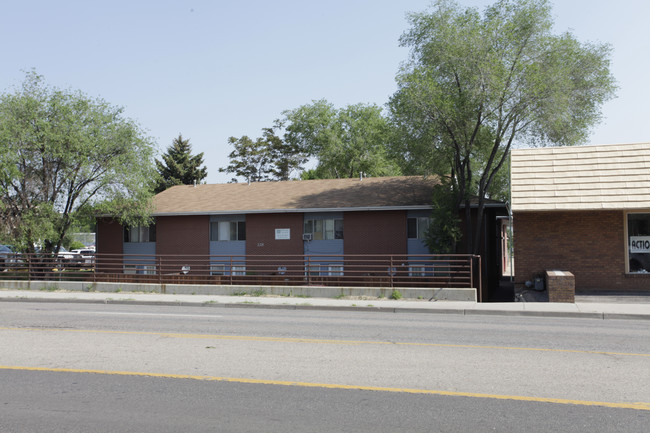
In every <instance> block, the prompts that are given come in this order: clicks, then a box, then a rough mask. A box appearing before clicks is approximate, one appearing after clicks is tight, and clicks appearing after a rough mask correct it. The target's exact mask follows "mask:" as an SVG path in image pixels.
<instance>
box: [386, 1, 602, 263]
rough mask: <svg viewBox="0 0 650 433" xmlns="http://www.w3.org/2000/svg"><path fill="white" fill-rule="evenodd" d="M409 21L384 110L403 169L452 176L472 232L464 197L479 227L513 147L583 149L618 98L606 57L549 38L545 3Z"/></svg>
mask: <svg viewBox="0 0 650 433" xmlns="http://www.w3.org/2000/svg"><path fill="white" fill-rule="evenodd" d="M409 20H410V24H411V27H410V29H409V30H407V31H406V32H405V33H404V34H403V35H402V37H401V39H400V43H401V45H402V46H405V47H410V50H411V52H410V58H409V60H408V62H406V63H405V64H404V65H403V67H402V69H401V70H400V72H399V73H398V75H397V83H398V90H397V92H396V93H395V94H394V95H393V96H392V98H391V100H390V102H389V106H390V109H391V113H392V116H393V119H394V121H395V123H396V124H398V125H399V126H400V129H401V131H402V132H404V133H405V134H406V135H407V136H408V138H407V139H405V140H402V141H400V142H398V145H399V146H401V148H398V150H399V152H400V153H401V154H402V155H403V158H402V163H403V164H404V165H405V166H407V167H409V169H418V168H419V169H420V170H422V171H423V172H425V173H427V172H433V173H437V174H439V175H447V176H449V175H450V176H451V177H450V178H451V188H452V190H453V191H454V193H455V196H456V203H455V207H456V209H458V210H459V211H460V209H461V207H463V205H464V208H465V212H466V219H467V224H468V233H472V227H473V224H472V220H471V216H470V206H469V201H470V198H471V197H472V196H477V197H478V215H477V219H478V221H480V220H481V219H482V217H483V213H484V205H485V199H486V198H487V197H488V192H489V191H491V188H492V187H493V184H494V182H495V179H496V178H497V177H498V175H499V173H500V170H501V169H502V167H503V166H504V164H505V163H506V160H507V158H508V155H509V150H510V148H511V147H512V146H513V145H514V144H515V143H517V144H527V145H555V144H561V145H572V144H577V143H580V142H583V141H585V139H586V138H587V136H588V132H589V130H590V128H591V127H592V126H593V125H594V124H596V123H597V122H598V121H599V120H600V107H601V105H602V104H603V102H605V101H607V100H608V99H610V98H611V97H612V96H613V94H614V91H615V83H614V79H613V77H612V75H611V74H610V71H609V57H610V51H611V50H610V47H609V46H608V45H604V44H594V43H580V42H579V41H578V40H576V38H575V37H574V36H573V35H572V34H570V33H563V34H560V35H555V34H553V33H552V32H551V30H552V25H553V21H552V17H551V7H550V5H549V3H548V2H547V1H546V0H519V1H514V0H513V1H510V0H501V1H497V2H496V3H495V4H494V5H492V6H489V7H487V8H486V9H485V11H484V13H483V14H482V15H481V14H480V13H479V12H478V11H477V10H476V9H474V8H461V7H460V6H459V5H458V4H456V3H455V2H453V1H449V0H440V1H438V2H436V4H435V6H434V7H433V9H432V10H430V11H427V12H424V13H414V14H411V15H410V16H409ZM423 164H426V165H428V166H422V165H423ZM480 236H481V231H480V230H475V231H474V236H473V238H472V236H471V235H469V236H468V238H469V242H468V252H474V253H477V252H478V248H479V245H480Z"/></svg>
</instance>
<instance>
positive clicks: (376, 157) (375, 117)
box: [282, 100, 400, 178]
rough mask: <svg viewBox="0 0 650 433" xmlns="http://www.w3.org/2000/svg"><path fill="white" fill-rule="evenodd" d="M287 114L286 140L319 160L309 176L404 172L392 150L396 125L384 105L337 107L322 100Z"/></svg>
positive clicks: (285, 121) (285, 123) (383, 174)
mask: <svg viewBox="0 0 650 433" xmlns="http://www.w3.org/2000/svg"><path fill="white" fill-rule="evenodd" d="M283 114H284V118H283V120H282V124H283V125H284V127H285V141H286V142H287V143H289V144H291V145H292V146H294V147H296V148H300V149H303V151H304V152H305V153H306V154H308V155H310V156H312V157H314V158H316V160H317V166H316V168H315V169H313V170H311V171H309V172H307V173H306V175H305V176H306V177H316V178H346V177H356V176H359V173H361V172H363V173H365V174H366V175H368V176H390V175H397V174H400V170H399V168H398V166H397V164H396V162H395V161H394V160H392V159H391V157H390V155H389V153H388V143H389V142H390V140H391V139H392V128H391V126H390V124H389V122H388V120H387V119H386V118H385V117H384V116H383V115H382V109H381V107H378V106H376V105H365V104H356V105H348V106H347V107H345V108H341V109H337V108H335V107H334V106H333V105H332V104H330V103H329V102H327V101H326V100H319V101H313V102H312V103H311V104H307V105H303V106H300V107H298V108H296V109H294V110H288V111H285V112H284V113H283Z"/></svg>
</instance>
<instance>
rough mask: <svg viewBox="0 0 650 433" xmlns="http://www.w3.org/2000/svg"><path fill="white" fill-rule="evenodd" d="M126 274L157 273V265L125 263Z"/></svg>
mask: <svg viewBox="0 0 650 433" xmlns="http://www.w3.org/2000/svg"><path fill="white" fill-rule="evenodd" d="M124 273H125V274H132V275H134V274H138V275H155V274H156V265H124Z"/></svg>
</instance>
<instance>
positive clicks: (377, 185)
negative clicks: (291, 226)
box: [154, 176, 438, 215]
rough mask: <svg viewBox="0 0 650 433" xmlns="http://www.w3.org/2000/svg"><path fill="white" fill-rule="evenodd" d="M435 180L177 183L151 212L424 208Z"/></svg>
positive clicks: (215, 212) (162, 193)
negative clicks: (195, 184) (194, 184)
mask: <svg viewBox="0 0 650 433" xmlns="http://www.w3.org/2000/svg"><path fill="white" fill-rule="evenodd" d="M437 183H438V180H437V179H436V178H435V177H428V178H424V177H422V176H400V177H374V178H364V179H363V180H359V179H321V180H293V181H282V182H254V183H251V184H246V183H228V184H211V185H197V186H191V185H179V186H174V187H172V188H169V189H167V190H165V191H163V192H161V193H160V194H158V195H157V196H156V197H155V199H154V205H155V211H154V215H174V214H176V215H178V214H193V213H195V214H232V213H261V212H265V213H268V212H299V211H318V210H335V209H340V210H362V209H368V210H374V209H380V208H427V207H430V206H431V199H432V196H431V194H432V190H433V187H434V185H436V184H437Z"/></svg>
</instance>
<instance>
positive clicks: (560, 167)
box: [511, 143, 650, 211]
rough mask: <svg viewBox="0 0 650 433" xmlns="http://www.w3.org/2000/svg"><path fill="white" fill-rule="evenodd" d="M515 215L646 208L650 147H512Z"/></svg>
mask: <svg viewBox="0 0 650 433" xmlns="http://www.w3.org/2000/svg"><path fill="white" fill-rule="evenodd" d="M511 157H512V164H511V174H512V179H511V188H512V209H513V211H530V210H560V209H565V210H590V209H591V210H593V209H610V210H612V209H642V208H650V143H636V144H609V145H598V146H570V147H546V148H535V149H515V150H513V151H512V153H511Z"/></svg>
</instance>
